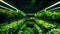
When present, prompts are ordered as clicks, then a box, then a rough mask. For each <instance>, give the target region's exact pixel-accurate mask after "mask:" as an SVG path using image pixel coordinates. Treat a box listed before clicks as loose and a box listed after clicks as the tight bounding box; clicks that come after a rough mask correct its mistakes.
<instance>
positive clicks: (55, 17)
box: [35, 11, 60, 22]
mask: <svg viewBox="0 0 60 34" xmlns="http://www.w3.org/2000/svg"><path fill="white" fill-rule="evenodd" d="M35 17H37V18H38V19H44V20H50V21H55V22H60V12H52V11H43V12H40V13H37V14H35Z"/></svg>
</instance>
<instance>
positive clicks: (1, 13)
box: [0, 9, 26, 22]
mask: <svg viewBox="0 0 60 34" xmlns="http://www.w3.org/2000/svg"><path fill="white" fill-rule="evenodd" d="M24 17H26V15H25V13H23V12H22V11H20V10H18V12H17V11H14V10H6V9H0V19H2V20H1V22H6V21H11V20H17V19H22V18H24Z"/></svg>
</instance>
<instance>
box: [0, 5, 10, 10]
mask: <svg viewBox="0 0 60 34" xmlns="http://www.w3.org/2000/svg"><path fill="white" fill-rule="evenodd" d="M0 7H1V8H4V9H8V10H11V9H9V8H7V7H4V6H1V5H0Z"/></svg>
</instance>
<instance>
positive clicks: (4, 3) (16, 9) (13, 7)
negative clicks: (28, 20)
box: [0, 0, 18, 12]
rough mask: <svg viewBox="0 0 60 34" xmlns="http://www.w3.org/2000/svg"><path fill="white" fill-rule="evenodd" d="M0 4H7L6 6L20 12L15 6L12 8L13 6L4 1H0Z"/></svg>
mask: <svg viewBox="0 0 60 34" xmlns="http://www.w3.org/2000/svg"><path fill="white" fill-rule="evenodd" d="M0 2H2V3H4V4H6V5H8V6H10V7H11V8H13V9H15V10H17V12H18V9H17V8H15V7H14V6H12V5H10V4H8V3H7V2H5V1H3V0H0Z"/></svg>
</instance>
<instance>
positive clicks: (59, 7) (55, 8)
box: [50, 7, 60, 11]
mask: <svg viewBox="0 0 60 34" xmlns="http://www.w3.org/2000/svg"><path fill="white" fill-rule="evenodd" d="M56 9H60V7H57V8H54V9H50V10H51V11H52V10H56Z"/></svg>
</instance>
